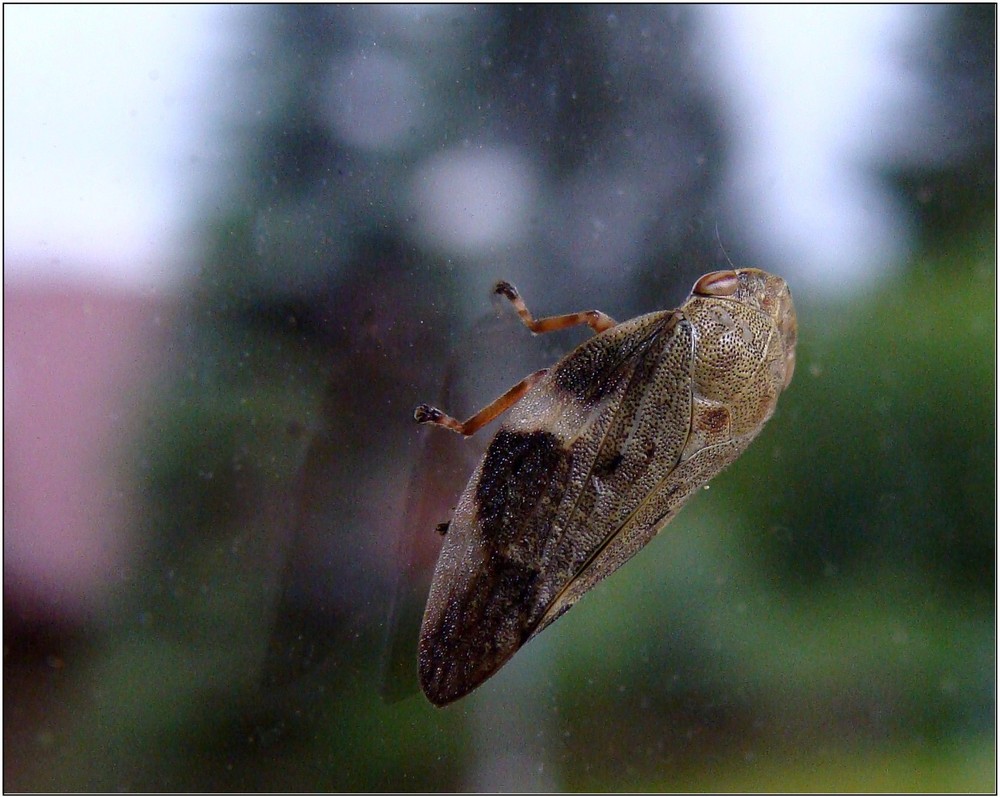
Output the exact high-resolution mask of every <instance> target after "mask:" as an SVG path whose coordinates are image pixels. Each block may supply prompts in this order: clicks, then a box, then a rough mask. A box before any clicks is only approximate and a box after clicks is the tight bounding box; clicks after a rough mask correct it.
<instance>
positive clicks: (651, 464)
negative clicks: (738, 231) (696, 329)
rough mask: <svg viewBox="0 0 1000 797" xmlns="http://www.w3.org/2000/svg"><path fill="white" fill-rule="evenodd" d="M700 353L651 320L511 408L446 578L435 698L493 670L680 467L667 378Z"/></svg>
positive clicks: (450, 551)
mask: <svg viewBox="0 0 1000 797" xmlns="http://www.w3.org/2000/svg"><path fill="white" fill-rule="evenodd" d="M690 351H691V340H690V330H689V328H688V327H687V325H686V324H684V323H678V319H677V317H676V316H674V315H673V314H672V313H652V314H649V315H647V316H641V317H639V318H637V319H634V320H632V321H629V322H625V323H623V324H619V325H618V326H616V327H613V328H612V329H610V330H608V331H607V332H605V333H603V334H602V335H599V336H596V337H594V338H592V339H591V340H589V341H587V342H586V343H584V344H582V345H581V346H579V347H578V348H577V349H575V350H574V351H573V352H572V353H570V354H569V355H568V356H567V357H566V358H564V359H563V360H562V361H561V362H560V363H558V364H557V365H556V366H554V367H553V369H552V370H551V371H550V373H549V374H548V376H546V378H545V379H544V380H542V381H541V382H540V383H539V384H538V385H537V386H536V387H535V388H534V389H532V391H531V392H530V393H529V394H528V395H527V396H525V398H524V399H522V401H521V402H520V403H519V404H518V405H517V406H516V407H515V408H514V409H513V410H512V411H511V414H510V417H509V418H508V420H507V422H506V423H505V424H504V425H503V426H502V427H501V429H500V431H499V432H498V433H497V435H496V437H494V439H493V441H492V442H491V443H490V446H489V448H488V449H487V452H486V455H485V457H484V458H483V460H482V462H481V463H480V465H479V467H478V468H477V469H476V472H475V473H474V474H473V476H472V478H471V479H470V481H469V484H468V486H467V487H466V489H465V491H464V492H463V494H462V497H461V498H460V500H459V504H458V506H457V507H456V511H455V515H454V518H453V519H452V523H451V526H450V528H449V531H448V535H447V537H446V538H445V543H444V547H443V548H442V552H441V556H440V559H439V560H438V565H437V568H436V570H435V575H434V581H433V584H432V586H431V592H430V597H429V598H428V602H427V609H426V612H425V614H424V622H423V627H422V629H421V638H420V649H419V659H420V677H421V684H422V686H423V688H424V691H425V693H426V694H427V696H428V697H429V698H430V699H431V700H432V701H433V702H435V703H438V704H444V703H447V702H450V701H452V700H455V699H457V698H458V697H461V696H462V695H464V694H466V693H467V692H469V691H470V690H472V689H473V688H475V687H476V686H478V685H479V684H480V683H481V682H482V681H483V680H485V679H486V678H487V677H489V676H490V675H491V674H492V673H493V672H495V671H496V669H497V668H499V667H500V666H501V665H502V664H503V663H504V662H505V661H506V660H507V659H508V658H509V657H510V656H511V655H512V654H513V653H514V652H515V651H516V650H517V649H518V648H519V647H520V646H521V645H522V644H523V643H524V641H525V640H526V639H527V638H528V637H529V636H531V634H532V632H533V631H534V629H535V627H536V626H537V625H538V623H539V621H540V620H541V619H542V617H543V615H544V614H545V611H546V608H547V606H548V605H549V604H550V603H551V602H552V600H554V599H555V597H556V596H557V595H559V594H560V593H561V592H562V590H563V589H564V588H565V587H566V586H567V584H569V583H570V582H571V581H572V580H573V579H574V578H575V577H576V575H577V574H578V573H579V572H580V570H581V569H582V568H584V567H585V566H586V565H587V563H588V562H589V561H590V559H591V558H592V557H593V556H594V555H595V553H596V552H598V551H599V550H600V548H601V547H602V546H603V545H604V543H605V540H606V538H607V536H608V535H610V534H612V533H614V531H615V529H616V528H618V527H619V526H620V525H621V518H622V517H626V516H628V515H629V514H630V513H631V512H633V511H635V509H636V507H637V506H638V504H639V503H640V502H641V500H642V498H643V495H644V491H645V490H648V489H649V487H648V485H649V484H650V483H651V482H650V480H651V478H652V475H651V472H652V471H653V470H655V469H656V468H657V467H660V466H662V463H666V462H670V461H671V459H674V460H676V458H677V456H678V452H679V450H680V448H681V447H682V446H683V440H684V438H685V437H686V432H685V431H684V429H685V428H686V424H687V421H688V419H689V417H690V396H689V393H685V391H684V389H683V384H682V385H681V388H682V389H681V390H680V392H679V393H678V385H677V384H672V383H670V381H669V380H668V379H666V377H665V374H666V373H668V372H672V371H676V370H677V369H681V371H682V372H687V371H689V367H688V366H689V362H690ZM650 380H652V384H653V385H654V386H655V392H656V393H657V395H655V396H652V397H651V396H649V395H648V393H649V391H648V390H646V389H645V385H647V384H648V383H649V381H650ZM675 381H676V380H675ZM681 381H682V383H683V380H681ZM664 429H670V430H671V432H670V433H669V434H664ZM615 491H617V492H618V495H615ZM629 504H631V507H630V506H629ZM595 510H596V511H597V512H598V513H601V516H600V517H599V518H595Z"/></svg>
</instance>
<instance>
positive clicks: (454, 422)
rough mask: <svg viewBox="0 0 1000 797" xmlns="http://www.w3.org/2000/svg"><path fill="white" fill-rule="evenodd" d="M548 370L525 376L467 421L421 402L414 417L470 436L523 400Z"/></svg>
mask: <svg viewBox="0 0 1000 797" xmlns="http://www.w3.org/2000/svg"><path fill="white" fill-rule="evenodd" d="M548 370H549V369H548V368H542V369H541V370H540V371H535V373H533V374H530V375H529V376H526V377H524V379H522V380H521V381H520V382H518V383H517V384H516V385H514V387H512V388H511V389H510V390H508V391H507V392H506V393H504V394H503V395H502V396H500V398H498V399H496V400H495V401H493V402H491V403H490V404H488V405H487V406H485V407H483V408H482V409H481V410H480V411H479V412H477V413H476V414H475V415H473V416H472V417H471V418H469V419H468V420H467V421H465V422H463V421H460V420H458V419H457V418H452V417H451V416H450V415H446V414H445V413H443V412H441V410H439V409H438V408H437V407H431V406H430V405H428V404H421V405H420V406H419V407H417V408H416V410H414V411H413V418H414V419H415V420H416V422H417V423H433V424H434V425H435V426H443V427H445V428H446V429H451V430H452V431H453V432H458V433H459V434H460V435H463V436H465V437H468V436H469V435H472V434H475V433H476V432H477V431H479V430H480V429H482V428H483V427H484V426H486V424H488V423H489V422H490V421H492V420H493V419H494V418H496V417H497V416H498V415H501V414H503V413H504V412H506V411H507V410H509V409H510V408H511V407H513V406H514V405H515V404H517V402H518V401H520V400H521V397H522V396H523V395H524V394H525V393H527V392H528V391H529V390H531V388H532V386H533V385H534V384H535V383H536V382H537V381H538V380H539V379H541V378H542V377H543V376H545V374H546V373H548Z"/></svg>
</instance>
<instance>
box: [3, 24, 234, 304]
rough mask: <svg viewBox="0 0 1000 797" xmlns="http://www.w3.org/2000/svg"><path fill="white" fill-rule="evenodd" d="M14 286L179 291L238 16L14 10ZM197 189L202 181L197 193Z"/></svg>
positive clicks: (10, 187) (8, 95) (9, 265)
mask: <svg viewBox="0 0 1000 797" xmlns="http://www.w3.org/2000/svg"><path fill="white" fill-rule="evenodd" d="M3 17H4V36H3V39H4V56H3V61H4V78H3V82H4V124H3V133H4V142H3V149H4V277H5V279H6V278H8V277H10V276H23V275H25V274H30V275H46V276H47V275H63V274H71V275H72V274H77V275H82V276H85V277H87V278H94V279H98V280H101V281H103V282H112V283H113V282H125V283H132V284H137V285H145V286H167V285H169V284H171V283H172V282H174V281H176V280H177V279H178V278H179V277H180V275H181V272H180V269H181V267H182V263H184V261H185V258H186V255H187V254H188V252H187V249H186V246H185V241H186V240H187V239H188V237H189V236H188V220H187V219H186V218H185V206H186V204H188V203H189V202H190V198H191V196H192V195H195V194H199V193H201V192H202V191H203V190H204V187H203V186H199V185H197V183H196V182H194V180H195V179H196V178H195V177H194V175H195V174H196V173H197V170H195V169H191V168H185V165H186V164H187V163H190V161H191V158H192V157H193V156H194V155H195V154H196V153H197V152H199V150H201V149H202V148H203V146H204V144H205V139H206V138H207V136H208V131H207V130H205V129H198V128H192V121H193V120H199V119H203V118H204V115H203V114H200V113H197V112H196V111H197V110H198V108H199V107H200V106H201V105H202V104H203V103H204V101H205V98H203V97H200V96H198V95H197V92H198V91H200V90H201V88H200V87H201V86H202V85H203V84H202V83H201V82H200V81H199V80H198V79H197V78H198V74H197V70H198V69H199V68H205V67H206V65H208V67H209V68H211V66H212V65H213V61H214V63H216V64H217V63H218V62H217V60H215V59H213V58H212V51H213V48H214V47H216V46H217V44H218V37H217V34H218V26H219V25H220V24H226V18H227V15H226V13H225V9H220V8H219V7H213V6H201V5H188V6H182V7H170V6H162V5H114V6H96V5H80V6H76V5H5V6H4V9H3ZM185 175H190V177H191V179H185Z"/></svg>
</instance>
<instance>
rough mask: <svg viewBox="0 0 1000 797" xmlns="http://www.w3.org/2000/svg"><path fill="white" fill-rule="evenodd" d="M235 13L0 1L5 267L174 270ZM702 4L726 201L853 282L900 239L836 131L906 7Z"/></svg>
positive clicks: (861, 111) (133, 275)
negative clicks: (728, 155) (724, 119)
mask: <svg viewBox="0 0 1000 797" xmlns="http://www.w3.org/2000/svg"><path fill="white" fill-rule="evenodd" d="M238 13H240V10H239V9H236V10H234V9H232V8H229V7H219V6H202V5H185V6H180V7H174V6H161V5H142V6H133V5H114V6H94V5H83V6H74V5H5V6H4V10H3V15H4V276H5V279H8V278H10V277H18V276H26V275H29V274H30V275H34V276H49V275H65V274H77V275H80V276H84V277H87V278H95V279H99V280H101V281H106V282H107V281H110V282H124V283H127V284H133V285H142V286H152V287H170V286H171V285H174V284H176V283H177V282H178V281H179V280H180V278H181V277H182V276H183V273H184V272H183V268H184V265H185V264H188V265H190V262H191V260H192V257H191V255H192V252H191V250H190V248H189V244H188V242H189V241H190V240H191V232H192V230H191V224H190V222H191V220H190V218H189V217H188V216H187V215H186V213H187V212H188V209H189V208H191V207H192V206H193V199H194V198H195V197H199V198H200V197H203V196H204V195H205V192H206V191H210V190H211V188H210V184H211V181H212V179H213V168H216V167H217V166H218V164H216V163H213V162H212V158H211V157H210V156H206V155H205V154H204V153H206V152H218V151H219V150H220V147H219V146H217V145H213V144H212V142H211V141H210V131H209V130H208V129H206V128H205V127H204V126H205V125H207V124H208V123H209V122H210V121H211V120H208V119H206V114H205V113H204V112H203V109H204V107H205V106H206V104H208V103H210V102H211V97H207V96H202V95H201V94H200V93H199V92H205V91H207V90H208V89H206V88H205V86H206V84H208V85H210V84H211V83H212V82H213V81H211V80H210V81H204V80H203V79H202V78H203V77H204V70H217V69H220V68H222V64H223V58H222V57H221V56H220V53H222V52H223V50H222V48H223V43H224V42H227V41H231V37H232V35H233V33H234V27H233V24H234V19H235V15H236V14H238ZM703 13H704V19H705V21H706V24H707V31H708V35H709V36H710V39H709V41H710V44H709V45H706V46H710V48H711V49H710V50H709V51H710V52H716V53H717V54H718V57H719V58H720V59H727V62H726V63H725V64H723V62H721V61H720V69H719V72H718V75H717V76H716V77H715V80H716V82H717V84H718V86H719V90H720V93H722V94H723V95H724V96H726V97H728V98H729V102H728V112H729V114H730V116H731V118H730V123H731V124H733V125H735V128H733V129H735V130H737V131H740V132H739V135H737V136H735V140H736V141H737V142H740V143H738V145H737V147H736V149H735V150H734V152H733V160H732V161H731V162H732V164H733V165H732V172H733V174H736V175H739V180H738V181H734V182H733V184H732V185H731V186H730V189H731V192H732V197H731V201H732V202H733V206H734V207H735V208H737V209H738V210H740V211H741V212H743V213H746V214H749V215H748V220H749V223H750V226H751V229H752V230H753V231H754V232H755V233H758V234H759V235H760V236H761V240H760V241H759V245H761V246H769V247H776V248H777V251H778V252H779V253H781V255H782V259H783V260H785V259H786V258H787V262H789V263H793V264H797V265H798V267H799V268H800V269H802V270H804V271H806V272H807V273H805V274H804V275H800V276H806V277H808V276H809V275H810V274H811V275H812V278H813V279H814V281H815V282H816V283H817V284H819V285H823V284H825V285H826V286H827V287H829V286H830V285H833V284H835V283H841V284H843V283H844V281H845V279H847V280H849V281H851V282H852V283H853V284H855V285H858V284H863V283H864V282H865V276H866V274H868V275H870V274H871V273H873V272H875V271H876V270H877V269H878V268H879V267H880V265H881V264H884V263H886V262H888V261H891V260H892V259H894V258H895V257H897V256H898V255H900V254H902V253H903V252H904V251H905V248H906V245H907V241H908V239H909V233H908V231H907V230H906V228H905V221H904V217H903V215H902V214H901V213H900V212H899V209H898V208H895V207H894V206H893V205H892V202H893V200H892V197H891V196H889V195H887V194H885V192H884V191H882V190H880V189H879V187H878V186H877V185H876V184H874V183H873V182H871V181H870V180H869V179H866V177H865V176H864V175H863V174H861V173H860V172H852V171H851V169H850V168H849V167H847V166H845V163H849V159H850V157H852V156H853V155H855V154H856V153H854V152H853V149H854V148H856V147H857V146H858V145H859V141H857V140H854V139H852V135H855V138H856V134H857V131H859V130H862V131H863V130H865V129H867V128H866V125H871V124H874V123H875V121H877V120H875V121H873V120H872V119H870V118H868V117H866V113H867V114H869V115H870V114H871V112H872V109H875V108H879V107H882V106H884V105H886V100H887V99H888V100H889V101H890V102H889V103H888V107H890V108H893V107H894V106H893V105H892V102H891V100H892V99H893V98H892V97H888V98H887V97H884V96H879V94H878V87H877V85H876V84H877V82H878V80H881V81H883V82H884V83H885V85H884V86H883V91H884V92H885V91H888V92H889V93H890V94H891V92H892V91H893V86H895V85H897V84H898V81H894V79H892V76H890V78H889V79H887V78H886V77H885V75H884V74H881V75H879V76H878V77H876V76H874V71H873V70H874V69H875V66H876V65H877V64H880V63H881V64H884V63H885V52H884V50H885V48H886V47H887V46H888V44H887V42H891V41H893V36H894V35H896V34H898V32H899V30H903V31H904V33H905V32H906V31H907V30H910V32H911V33H912V32H913V30H915V29H916V27H919V25H917V23H916V22H915V21H914V20H915V17H914V15H913V14H912V12H908V11H906V9H905V8H904V9H902V10H900V9H899V8H897V7H891V6H876V7H865V6H843V7H837V8H833V7H816V6H809V7H804V8H801V7H790V6H785V5H782V6H771V7H766V6H765V7H761V6H737V7H712V8H706V9H705V10H704V11H703ZM226 34H230V35H229V36H227V35H226ZM897 38H898V35H897ZM735 80H738V81H739V82H734V81H735ZM804 109H805V111H804ZM895 110H896V111H898V110H899V108H898V107H897V108H895ZM199 125H201V127H199ZM869 143H870V142H869ZM845 159H847V160H845ZM216 170H217V169H216Z"/></svg>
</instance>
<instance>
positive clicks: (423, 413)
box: [413, 404, 441, 423]
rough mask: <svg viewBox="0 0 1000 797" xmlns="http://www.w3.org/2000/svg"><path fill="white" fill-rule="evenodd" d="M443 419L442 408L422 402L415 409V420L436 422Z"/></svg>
mask: <svg viewBox="0 0 1000 797" xmlns="http://www.w3.org/2000/svg"><path fill="white" fill-rule="evenodd" d="M440 419H441V410H439V409H437V408H436V407H431V406H430V405H429V404H421V405H419V406H418V407H417V408H416V409H415V410H414V411H413V420H415V421H416V422H417V423H434V421H438V420H440Z"/></svg>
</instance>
